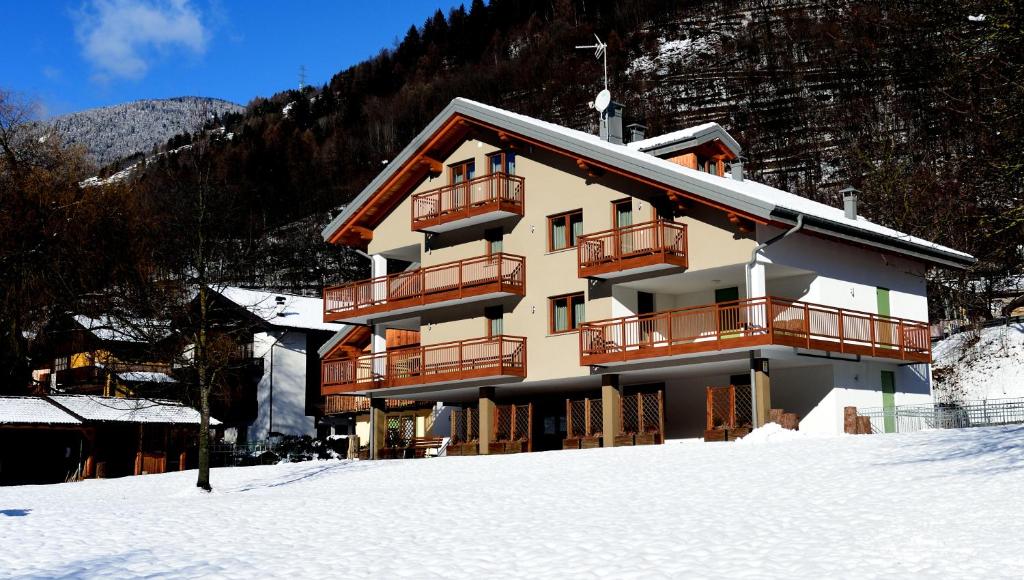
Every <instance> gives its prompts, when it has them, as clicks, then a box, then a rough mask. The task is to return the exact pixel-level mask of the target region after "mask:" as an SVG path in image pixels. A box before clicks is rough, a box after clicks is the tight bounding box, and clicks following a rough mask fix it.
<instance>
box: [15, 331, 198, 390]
mask: <svg viewBox="0 0 1024 580" xmlns="http://www.w3.org/2000/svg"><path fill="white" fill-rule="evenodd" d="M40 338H41V340H40V346H38V347H37V349H36V350H37V352H36V353H35V358H36V360H37V361H39V363H38V364H37V366H36V368H35V370H34V371H33V373H32V374H33V379H34V381H35V383H36V385H37V389H36V390H37V391H42V392H46V393H78V394H93V395H103V396H107V397H113V396H144V397H162V398H170V399H175V400H179V399H182V398H183V397H184V391H183V388H182V386H181V385H180V384H179V383H178V382H177V381H176V380H175V379H174V377H173V373H172V372H171V362H170V358H171V355H172V353H173V352H174V350H175V346H174V345H175V344H176V341H177V338H176V337H175V336H174V334H173V333H172V331H171V328H170V324H169V323H166V322H159V321H152V320H122V319H119V318H116V317H112V316H99V317H90V316H85V315H81V314H75V315H64V316H59V317H57V318H55V319H54V320H53V321H52V322H51V323H50V324H48V325H47V327H46V329H45V330H44V332H43V334H42V336H41V337H40Z"/></svg>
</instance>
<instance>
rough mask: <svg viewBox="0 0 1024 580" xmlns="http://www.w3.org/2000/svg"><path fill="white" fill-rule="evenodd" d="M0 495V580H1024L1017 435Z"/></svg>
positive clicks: (149, 480) (690, 446)
mask: <svg viewBox="0 0 1024 580" xmlns="http://www.w3.org/2000/svg"><path fill="white" fill-rule="evenodd" d="M194 480H195V472H194V471H190V472H185V473H172V474H164V475H152V476H142V477H134V478H125V479H120V480H109V481H87V482H82V483H76V484H62V485H53V486H25V487H16V488H0V577H28V578H52V577H118V578H125V577H139V576H154V577H169V578H194V577H220V578H250V577H271V578H282V577H292V578H306V577H323V576H328V575H330V576H335V577H373V578H395V577H399V578H402V577H409V578H441V577H445V578H448V577H454V578H479V577H487V578H494V577H530V578H566V577H572V578H577V577H580V578H639V577H644V578H650V577H673V578H678V577H687V578H694V577H696V578H713V577H728V578H765V577H787V578H794V577H796V578H822V577H829V578H835V577H839V578H918V577H957V578H963V577H986V578H1002V577H1021V576H1022V575H1024V549H1022V544H1021V538H1024V517H1022V516H1024V502H1021V501H1020V498H1021V492H1022V491H1024V427H1021V426H1017V427H1003V428H987V429H972V430H960V431H929V432H921V433H913V434H900V435H875V436H840V437H833V438H811V437H806V436H796V434H791V433H790V434H784V435H783V434H781V433H779V432H777V431H775V432H773V430H772V429H771V428H769V429H768V430H765V432H764V433H758V432H756V431H755V433H754V434H752V435H751V436H750V438H749V439H748V440H747V441H745V442H741V443H739V444H732V443H702V442H697V441H685V442H669V443H668V444H666V445H662V446H652V447H636V448H619V449H593V450H582V451H559V452H550V453H535V454H524V455H507V456H492V457H451V458H441V459H427V460H407V461H385V462H367V461H363V462H358V461H357V462H352V461H322V462H311V463H298V464H283V465H276V466H265V467H248V468H226V469H217V470H214V473H213V484H214V486H215V491H214V493H212V494H204V493H202V492H200V491H198V490H195V488H194V487H192V486H193V484H194Z"/></svg>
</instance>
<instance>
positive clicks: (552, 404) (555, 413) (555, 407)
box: [533, 398, 568, 451]
mask: <svg viewBox="0 0 1024 580" xmlns="http://www.w3.org/2000/svg"><path fill="white" fill-rule="evenodd" d="M567 431H568V425H567V424H566V416H565V399H564V398H543V399H536V400H534V402H533V450H534V451H551V450H553V449H561V448H562V441H563V440H564V439H565V438H566V433H567Z"/></svg>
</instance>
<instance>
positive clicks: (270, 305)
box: [214, 286, 345, 332]
mask: <svg viewBox="0 0 1024 580" xmlns="http://www.w3.org/2000/svg"><path fill="white" fill-rule="evenodd" d="M214 290H215V291H217V292H218V293H219V294H220V295H221V296H223V297H224V298H227V299H228V300H230V301H231V302H234V303H235V304H237V305H239V306H241V307H242V308H245V309H246V310H248V311H249V312H251V313H252V314H254V315H255V316H257V317H258V318H260V319H261V320H263V321H265V322H267V323H268V324H272V325H274V326H282V327H286V328H302V329H307V330H327V331H331V332H335V331H338V330H341V329H342V328H344V326H345V325H344V324H339V323H336V322H324V303H323V300H322V299H320V298H310V297H308V296H295V295H294V294H282V293H280V292H269V291H266V290H250V289H248V288H238V287H236V286H225V287H224V288H220V289H216V288H215V289H214ZM278 298H280V299H281V301H279V300H278Z"/></svg>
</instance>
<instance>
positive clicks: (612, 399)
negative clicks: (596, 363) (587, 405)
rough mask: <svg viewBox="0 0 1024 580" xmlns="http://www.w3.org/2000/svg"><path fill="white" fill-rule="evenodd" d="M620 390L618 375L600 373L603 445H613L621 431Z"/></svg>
mask: <svg viewBox="0 0 1024 580" xmlns="http://www.w3.org/2000/svg"><path fill="white" fill-rule="evenodd" d="M621 408H622V390H621V389H620V388H619V375H601V433H602V439H603V445H604V446H605V447H615V437H617V436H618V435H619V433H621V432H622V415H621V413H620V409H621Z"/></svg>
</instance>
